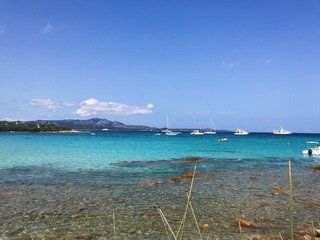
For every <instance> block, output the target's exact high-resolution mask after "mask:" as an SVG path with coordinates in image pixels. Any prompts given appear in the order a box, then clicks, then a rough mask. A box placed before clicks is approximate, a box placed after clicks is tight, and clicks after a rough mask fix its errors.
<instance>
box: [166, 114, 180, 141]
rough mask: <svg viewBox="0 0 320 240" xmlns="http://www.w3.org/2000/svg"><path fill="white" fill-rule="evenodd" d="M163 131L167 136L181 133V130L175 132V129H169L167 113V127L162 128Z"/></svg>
mask: <svg viewBox="0 0 320 240" xmlns="http://www.w3.org/2000/svg"><path fill="white" fill-rule="evenodd" d="M163 132H165V134H166V135H167V136H177V135H179V134H181V132H176V131H172V130H170V129H169V118H168V115H167V129H166V130H164V131H163Z"/></svg>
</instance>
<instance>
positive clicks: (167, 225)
mask: <svg viewBox="0 0 320 240" xmlns="http://www.w3.org/2000/svg"><path fill="white" fill-rule="evenodd" d="M157 209H158V212H159V214H160V216H161V220H162V222H163V224H164V226H165V230H166V233H167V236H168V239H169V233H168V230H167V229H169V231H170V233H171V234H172V236H173V238H174V240H177V237H176V235H175V234H174V232H173V230H172V228H171V226H170V224H169V222H168V220H167V218H166V216H165V215H164V214H163V212H162V210H161V209H160V208H159V207H157Z"/></svg>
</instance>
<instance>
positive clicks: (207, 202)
mask: <svg viewBox="0 0 320 240" xmlns="http://www.w3.org/2000/svg"><path fill="white" fill-rule="evenodd" d="M222 138H227V141H224V142H222V141H219V139H222ZM307 141H317V142H318V141H320V134H298V133H295V134H291V135H273V134H272V133H250V134H249V135H246V136H237V135H234V134H233V133H219V132H218V133H217V134H215V135H200V136H196V135H190V134H189V133H183V134H181V135H177V136H167V135H165V134H164V133H161V134H160V135H159V134H157V133H156V132H127V131H123V132H114V131H87V132H79V133H1V134H0V239H287V238H289V237H290V234H291V232H292V229H293V230H294V234H298V235H299V234H300V233H301V231H307V229H310V228H312V227H314V226H316V225H317V224H320V211H319V208H320V184H319V183H320V181H319V180H320V171H318V170H317V167H319V166H320V157H317V156H308V155H303V154H302V151H303V150H305V149H307V148H308V146H307V143H306V142H307ZM239 219H242V220H245V221H247V222H249V223H250V224H251V225H250V224H248V226H245V224H244V223H243V226H241V223H240V224H239ZM298 235H296V236H298ZM178 236H179V237H178ZM259 237H260V238H259ZM296 239H298V237H297V238H296Z"/></svg>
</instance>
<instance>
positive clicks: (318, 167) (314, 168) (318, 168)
mask: <svg viewBox="0 0 320 240" xmlns="http://www.w3.org/2000/svg"><path fill="white" fill-rule="evenodd" d="M312 170H313V171H315V172H316V171H320V166H315V167H313V168H312Z"/></svg>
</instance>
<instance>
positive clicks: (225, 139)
mask: <svg viewBox="0 0 320 240" xmlns="http://www.w3.org/2000/svg"><path fill="white" fill-rule="evenodd" d="M226 141H228V138H220V139H219V140H218V142H226Z"/></svg>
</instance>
